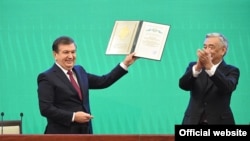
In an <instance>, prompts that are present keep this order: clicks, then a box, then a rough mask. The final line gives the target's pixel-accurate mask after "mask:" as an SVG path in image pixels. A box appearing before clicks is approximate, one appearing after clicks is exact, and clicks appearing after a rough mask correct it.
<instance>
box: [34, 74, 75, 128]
mask: <svg viewBox="0 0 250 141" xmlns="http://www.w3.org/2000/svg"><path fill="white" fill-rule="evenodd" d="M37 83H38V90H37V91H38V99H39V109H40V113H41V115H42V116H44V117H47V118H48V119H51V120H53V121H55V122H58V123H59V124H63V125H65V126H69V125H70V123H71V120H72V116H73V112H69V111H65V110H62V109H59V108H57V107H56V106H55V105H54V104H53V102H54V101H55V92H54V89H55V88H54V87H53V85H52V84H51V82H50V81H49V80H48V77H47V76H46V75H45V74H43V73H42V74H40V75H39V76H38V78H37Z"/></svg>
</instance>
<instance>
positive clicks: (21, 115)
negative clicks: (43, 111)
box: [20, 112, 23, 133]
mask: <svg viewBox="0 0 250 141" xmlns="http://www.w3.org/2000/svg"><path fill="white" fill-rule="evenodd" d="M20 117H21V130H20V131H21V133H22V124H23V113H22V112H21V113H20Z"/></svg>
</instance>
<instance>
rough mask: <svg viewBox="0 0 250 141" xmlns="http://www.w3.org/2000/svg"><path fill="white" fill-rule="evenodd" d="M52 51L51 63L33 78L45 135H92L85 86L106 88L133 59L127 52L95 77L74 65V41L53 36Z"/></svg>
mask: <svg viewBox="0 0 250 141" xmlns="http://www.w3.org/2000/svg"><path fill="white" fill-rule="evenodd" d="M52 50H53V55H54V58H55V64H54V65H53V66H52V67H51V68H50V69H48V70H46V71H44V72H42V73H40V74H39V75H38V77H37V83H38V90H37V91H38V99H39V108H40V112H41V115H42V116H44V117H46V118H47V126H46V129H45V134H92V126H91V119H92V118H93V116H92V115H91V111H90V106H89V89H102V88H107V87H109V86H110V85H112V84H113V83H114V82H116V81H117V80H118V79H120V78H121V77H122V76H123V75H125V74H126V73H127V69H128V67H129V66H130V65H131V64H133V63H134V61H135V60H136V59H137V58H136V57H135V56H134V53H131V54H129V55H127V56H126V57H125V59H124V61H123V62H121V63H120V64H118V65H117V66H116V67H115V68H114V69H113V70H111V71H110V72H109V73H108V74H106V75H102V76H97V75H94V74H91V73H88V72H86V71H85V70H84V68H83V67H82V66H80V65H75V61H76V44H75V42H74V40H73V39H72V38H70V37H67V36H62V37H59V38H57V39H56V40H55V41H54V42H53V45H52ZM68 71H71V72H72V73H71V74H73V76H72V77H71V75H69V74H68V73H69V72H68ZM71 82H74V85H73V84H72V83H71ZM74 86H75V87H76V88H75V87H74Z"/></svg>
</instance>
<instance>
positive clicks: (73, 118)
mask: <svg viewBox="0 0 250 141" xmlns="http://www.w3.org/2000/svg"><path fill="white" fill-rule="evenodd" d="M74 121H75V112H74V113H73V116H72V122H74Z"/></svg>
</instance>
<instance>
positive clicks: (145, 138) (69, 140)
mask: <svg viewBox="0 0 250 141" xmlns="http://www.w3.org/2000/svg"><path fill="white" fill-rule="evenodd" d="M0 141H174V135H149V134H147V135H79V134H76V135H74V134H72V135H57V134H56V135H25V134H22V135H0Z"/></svg>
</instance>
